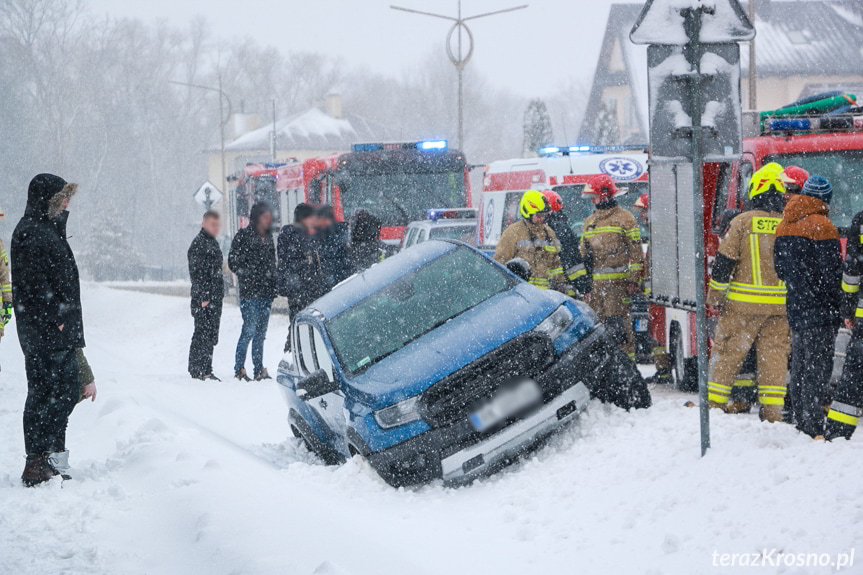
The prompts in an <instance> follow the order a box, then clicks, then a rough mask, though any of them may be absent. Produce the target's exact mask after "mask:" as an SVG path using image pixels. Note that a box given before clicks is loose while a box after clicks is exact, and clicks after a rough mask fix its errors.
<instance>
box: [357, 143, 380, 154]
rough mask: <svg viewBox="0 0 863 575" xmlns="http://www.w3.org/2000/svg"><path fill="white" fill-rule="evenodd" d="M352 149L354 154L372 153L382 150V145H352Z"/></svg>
mask: <svg viewBox="0 0 863 575" xmlns="http://www.w3.org/2000/svg"><path fill="white" fill-rule="evenodd" d="M352 149H353V151H354V152H374V151H377V150H383V149H384V145H383V144H381V143H371V144H354V145H353V146H352Z"/></svg>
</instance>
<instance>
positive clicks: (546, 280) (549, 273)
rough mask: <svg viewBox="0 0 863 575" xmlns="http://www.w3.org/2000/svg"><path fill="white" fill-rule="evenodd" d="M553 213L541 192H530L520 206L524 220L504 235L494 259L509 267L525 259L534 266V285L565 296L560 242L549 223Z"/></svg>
mask: <svg viewBox="0 0 863 575" xmlns="http://www.w3.org/2000/svg"><path fill="white" fill-rule="evenodd" d="M550 211H551V210H550V206H549V205H548V204H547V203H546V201H545V197H544V196H543V195H542V193H541V192H538V191H537V190H528V191H526V192H525V193H524V195H522V197H521V203H520V204H519V212H520V213H521V216H522V218H523V219H521V220H519V221H517V222H516V223H514V224H512V225H511V226H509V227H508V228H507V229H506V230H505V231H504V232H503V234H502V235H501V237H500V242H498V244H497V250H495V252H494V259H495V260H496V261H498V262H500V263H502V264H504V265H506V264H507V262H509V261H510V260H512V259H515V258H521V259H522V260H524V261H525V262H527V264H528V265H530V278H529V281H530V283H532V284H533V285H535V286H537V287H539V288H542V289H548V288H549V287H553V288H555V289H557V290H558V291H562V292H565V291H566V287H565V280H564V276H563V267H562V265H561V263H560V242H559V241H558V240H557V235H555V233H554V230H552V229H551V228H550V227H549V226H548V225H547V224H546V223H545V219H546V217H547V215H548V214H549V212H550Z"/></svg>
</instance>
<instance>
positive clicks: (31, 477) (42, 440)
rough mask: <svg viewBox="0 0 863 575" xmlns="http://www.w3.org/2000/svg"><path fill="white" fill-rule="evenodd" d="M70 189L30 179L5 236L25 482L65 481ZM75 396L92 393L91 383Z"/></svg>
mask: <svg viewBox="0 0 863 575" xmlns="http://www.w3.org/2000/svg"><path fill="white" fill-rule="evenodd" d="M77 189H78V186H77V185H76V184H70V183H67V182H66V181H65V180H64V179H63V178H60V177H58V176H54V175H51V174H39V175H38V176H36V177H35V178H33V180H32V181H31V182H30V189H29V192H28V197H27V209H26V211H25V212H24V217H23V218H21V221H20V222H18V226H17V227H16V228H15V233H14V234H13V235H12V245H11V248H12V249H11V251H12V278H13V279H12V295H13V300H14V302H15V314H16V316H17V321H16V324H17V328H18V340H19V342H20V344H21V350H22V351H23V352H24V361H25V367H26V370H27V401H26V403H25V405H24V445H25V448H26V450H27V463H26V465H25V467H24V473H23V474H22V476H21V479H22V481H23V482H24V484H25V485H27V486H33V485H36V484H39V483H42V482H44V481H48V480H49V479H51V478H52V477H54V476H56V475H60V474H63V477H64V478H68V476H67V475H66V473H65V472H66V470H67V469H68V457H69V452H68V451H67V450H66V426H67V424H68V422H69V414H71V413H72V410H73V409H74V407H75V404H76V403H77V402H78V400H79V399H80V398H81V394H82V388H81V385H80V383H81V380H80V374H79V364H78V359H77V353H78V352H77V350H79V349H80V348H83V347H84V323H83V319H82V315H81V288H80V285H79V280H78V266H77V264H76V263H75V256H74V254H73V253H72V249H71V248H70V247H69V243H68V242H67V241H66V220H67V218H68V215H69V212H68V211H67V208H68V206H69V201H70V200H71V199H72V197H73V196H74V195H75V192H76V191H77ZM91 383H92V382H91ZM83 393H84V395H85V396H92V397H95V393H96V389H95V385H88V386H86V387H84V390H83Z"/></svg>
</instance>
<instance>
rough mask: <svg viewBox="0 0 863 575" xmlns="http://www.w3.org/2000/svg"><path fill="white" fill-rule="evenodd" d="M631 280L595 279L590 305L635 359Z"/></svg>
mask: <svg viewBox="0 0 863 575" xmlns="http://www.w3.org/2000/svg"><path fill="white" fill-rule="evenodd" d="M629 286H630V281H629V280H628V279H618V280H594V282H593V291H592V292H590V296H589V297H590V300H589V303H590V306H591V307H592V308H593V310H594V311H595V312H596V315H598V316H599V320H600V321H601V322H602V323H604V324H605V327H606V329H608V331H609V333H610V334H611V336H612V339H614V341H615V342H616V343H617V344H618V345H619V346H620V347H621V348H622V349H623V351H625V352H626V353H627V355H629V357H630V358H632V359H635V331H634V330H633V329H632V296H631V295H630V293H629Z"/></svg>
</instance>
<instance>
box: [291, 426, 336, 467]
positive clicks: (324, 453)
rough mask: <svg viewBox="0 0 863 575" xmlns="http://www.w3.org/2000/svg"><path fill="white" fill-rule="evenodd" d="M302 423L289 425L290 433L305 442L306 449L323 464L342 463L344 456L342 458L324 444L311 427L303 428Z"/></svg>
mask: <svg viewBox="0 0 863 575" xmlns="http://www.w3.org/2000/svg"><path fill="white" fill-rule="evenodd" d="M304 427H305V426H303V425H293V424H292V425H291V433H292V434H293V435H294V437H298V438H300V439H302V440H303V444H305V446H306V449H308V450H309V451H311V452H312V453H314V454H315V455H316V456H317V457H318V458H319V459H320V460H321V461H323V462H324V464H325V465H340V464H342V463H344V458H342V457H341V456H340V455H339V454H338V453H336V452H335V451H334V450H333V449H332V448H330V447H328V446H327V445H324V443H323V442H322V441H321V440H320V439H319V438H318V436H317V435H315V432H314V431H312V430H311V429H304Z"/></svg>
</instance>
